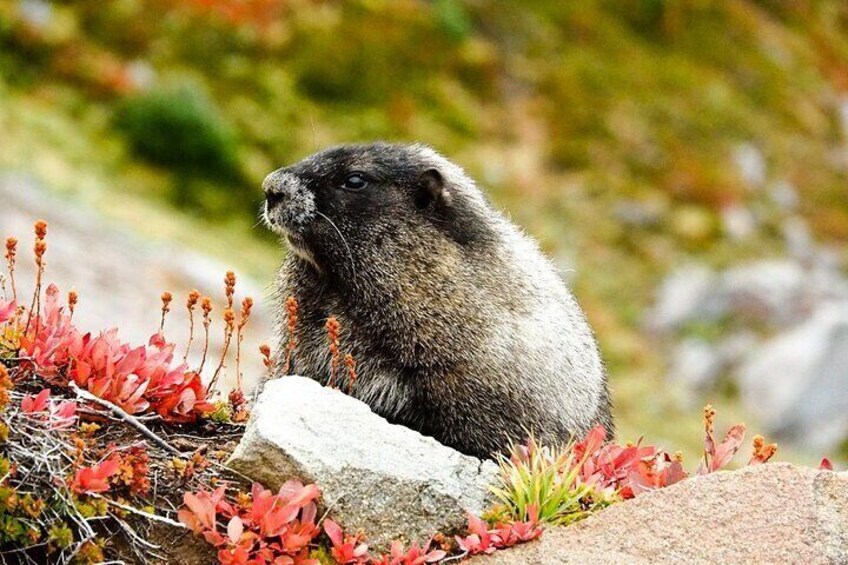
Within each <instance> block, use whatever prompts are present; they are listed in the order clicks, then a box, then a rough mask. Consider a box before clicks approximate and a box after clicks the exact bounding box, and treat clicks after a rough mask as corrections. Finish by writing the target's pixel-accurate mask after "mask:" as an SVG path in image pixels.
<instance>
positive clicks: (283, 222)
mask: <svg viewBox="0 0 848 565" xmlns="http://www.w3.org/2000/svg"><path fill="white" fill-rule="evenodd" d="M262 188H263V189H264V190H265V192H266V194H268V195H269V197H268V199H266V201H265V212H264V214H263V216H264V219H265V222H266V224H268V226H269V227H270V228H271V229H272V230H275V231H278V232H280V233H283V234H286V233H289V232H291V231H296V230H297V229H299V228H301V227H303V226H304V225H306V224H308V223H309V222H311V221H312V220H314V219H315V216H316V207H315V194H314V193H313V192H312V191H311V190H309V189H308V188H307V187H306V186H305V185H304V184H303V182H302V181H301V180H300V178H299V177H297V176H296V175H293V174H291V173H288V172H285V171H282V170H280V171H274V172H273V173H271V174H270V175H268V176H267V177H265V180H264V181H263V183H262Z"/></svg>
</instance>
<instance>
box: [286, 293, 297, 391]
mask: <svg viewBox="0 0 848 565" xmlns="http://www.w3.org/2000/svg"><path fill="white" fill-rule="evenodd" d="M286 314H287V318H288V330H289V342H288V344H286V359H285V366H284V367H283V374H284V375H288V374H289V371H291V365H292V359H293V358H294V349H295V347H297V336H296V334H295V331H296V330H297V299H296V298H295V297H294V296H289V297H288V298H287V299H286Z"/></svg>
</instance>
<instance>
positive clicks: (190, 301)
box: [183, 290, 200, 363]
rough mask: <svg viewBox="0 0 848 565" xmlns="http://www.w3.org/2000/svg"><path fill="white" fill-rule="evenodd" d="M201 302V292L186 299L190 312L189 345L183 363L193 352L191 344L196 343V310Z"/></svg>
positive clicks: (193, 291)
mask: <svg viewBox="0 0 848 565" xmlns="http://www.w3.org/2000/svg"><path fill="white" fill-rule="evenodd" d="M198 300H200V291H198V290H192V291H191V292H189V293H188V298H187V299H186V310H188V324H189V325H188V345H186V352H185V355H183V363H185V362H186V361H188V354H189V353H190V352H191V344H192V342H194V309H195V307H196V306H197V302H198Z"/></svg>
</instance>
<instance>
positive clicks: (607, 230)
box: [0, 0, 848, 453]
mask: <svg viewBox="0 0 848 565" xmlns="http://www.w3.org/2000/svg"><path fill="white" fill-rule="evenodd" d="M45 6H46V8H45ZM45 14H46V15H45ZM847 90H848V4H846V3H844V2H842V1H837V0H828V1H825V0H821V1H816V0H809V1H804V2H801V1H795V0H727V1H710V0H676V1H675V0H572V1H570V2H562V1H561V0H534V1H528V2H509V1H505V0H493V1H488V2H483V1H479V0H434V1H425V0H392V1H389V0H350V1H329V2H315V1H311V0H147V1H142V0H113V1H108V2H103V1H102V0H73V1H72V0H64V1H62V2H53V3H45V2H42V1H39V0H14V1H8V2H3V3H0V126H2V129H3V131H4V132H6V135H5V136H4V137H5V139H4V140H3V144H2V149H0V166H2V167H5V168H9V167H18V168H26V169H28V170H31V171H33V172H34V173H36V174H38V175H39V176H41V177H43V178H44V179H45V180H47V181H49V183H50V184H52V185H53V186H55V187H57V189H58V190H64V191H67V192H73V193H75V194H78V195H79V196H80V197H81V198H84V199H87V200H88V201H90V202H91V203H93V204H94V205H97V206H99V207H100V208H102V209H104V210H108V213H110V214H112V215H117V216H119V217H126V218H128V219H129V218H132V220H133V221H134V222H135V223H137V224H138V225H139V229H141V230H142V231H148V232H149V233H150V234H151V236H152V237H160V238H172V239H175V240H177V241H181V242H184V243H188V244H192V245H195V246H197V247H199V248H201V249H204V250H207V251H211V252H214V253H218V254H220V255H222V256H225V257H226V258H227V259H229V260H231V261H239V262H241V263H243V265H242V266H241V267H242V268H243V269H246V270H247V271H248V272H251V273H253V274H254V275H257V276H259V277H262V278H263V279H264V280H270V271H271V269H272V264H273V263H274V262H276V261H277V259H278V253H277V252H275V251H274V250H273V247H272V246H273V245H274V243H273V242H272V241H271V238H270V237H268V236H267V235H265V234H264V233H263V231H262V230H258V229H251V227H252V226H253V225H254V223H255V211H256V209H257V208H258V206H259V203H260V201H261V191H260V189H259V186H260V183H261V180H262V178H263V177H264V175H265V174H267V173H268V172H269V171H271V170H273V169H275V168H276V167H278V166H280V165H283V164H286V163H290V162H292V161H294V160H296V159H298V158H300V157H302V156H304V155H306V154H308V153H311V152H312V151H314V150H316V149H319V148H321V147H324V146H326V145H328V144H331V143H337V142H343V141H360V140H373V139H377V138H380V139H389V140H420V141H423V142H426V143H430V144H432V145H434V146H435V147H436V148H437V149H439V150H441V151H442V152H443V153H445V154H447V155H448V156H450V157H451V158H453V159H454V160H456V161H458V162H460V163H461V164H463V165H464V166H466V167H467V168H468V169H469V171H470V172H471V173H472V174H473V175H474V176H475V177H476V178H478V179H479V180H480V181H481V183H482V184H483V185H485V186H486V187H487V188H488V189H489V190H490V191H491V192H492V194H493V197H494V199H495V201H496V202H497V203H498V204H499V205H501V206H502V207H504V208H506V209H508V210H509V211H510V213H511V214H512V216H513V217H514V218H515V219H516V221H518V222H519V223H521V224H523V225H525V226H527V228H528V230H529V231H530V232H531V233H533V234H534V235H536V236H537V237H538V238H539V239H540V240H541V242H542V244H543V247H545V249H546V250H547V251H549V252H550V253H551V254H552V255H553V256H554V257H555V258H556V259H557V260H559V261H560V262H562V263H563V264H566V265H573V266H574V267H575V269H576V272H575V273H574V274H573V281H572V282H573V285H574V286H575V288H576V291H577V293H578V296H579V298H580V300H581V302H582V303H583V304H584V306H585V308H586V309H587V311H588V314H589V317H590V318H591V320H592V323H593V325H594V327H595V329H596V332H597V334H598V336H599V338H600V339H601V341H602V348H603V350H604V354H605V357H606V359H607V363H608V365H609V367H610V371H611V374H612V377H613V388H614V391H615V395H616V404H617V411H618V415H619V423H620V429H621V435H622V436H623V437H625V438H635V437H637V436H638V435H640V434H642V433H645V434H647V435H648V436H649V437H651V438H652V439H654V440H657V441H662V440H669V443H670V444H673V445H681V444H683V445H686V446H687V448H688V449H690V452H691V453H694V452H695V451H697V442H698V439H697V438H698V437H699V435H698V428H699V425H700V417H699V411H698V410H697V408H695V409H693V408H692V407H688V406H682V405H681V403H680V402H679V401H678V399H677V398H676V397H675V394H674V391H673V390H669V386H668V385H667V384H665V383H664V382H663V379H662V365H661V356H660V355H659V354H658V352H657V351H656V347H657V346H656V344H655V343H654V342H653V341H652V340H651V339H650V338H648V337H646V336H645V334H644V332H643V331H642V330H641V329H640V322H641V317H642V314H643V312H644V309H645V308H646V306H648V305H649V304H650V303H651V300H652V298H653V292H654V289H655V287H656V285H657V283H658V281H659V280H660V277H661V276H662V275H663V274H664V273H665V272H666V271H667V270H668V269H669V268H670V267H671V266H673V265H675V264H677V263H679V262H681V261H683V260H686V259H689V258H691V257H697V258H699V259H701V260H703V261H706V262H709V263H711V264H714V265H723V264H727V263H731V262H733V261H735V260H738V259H740V258H745V257H752V256H762V255H771V254H777V253H780V252H781V249H782V240H781V237H780V225H781V221H782V219H783V216H782V215H781V214H782V213H781V212H780V210H778V209H777V207H776V206H775V205H774V203H773V202H771V201H770V200H769V199H768V198H767V197H766V196H764V191H763V190H762V187H760V186H753V185H752V183H751V181H750V180H746V179H745V178H744V175H743V174H741V172H740V168H739V167H738V166H736V165H735V164H734V152H735V151H737V149H738V147H739V146H740V145H741V144H747V145H748V146H751V147H754V148H756V150H757V151H759V152H760V153H761V154H762V155H763V158H764V161H765V163H766V165H767V174H766V177H767V178H766V180H765V182H766V183H770V182H775V181H778V180H780V181H785V182H788V183H791V184H792V185H793V186H794V187H796V190H797V191H798V193H799V196H800V207H799V213H800V214H801V215H802V216H803V217H805V218H806V219H807V220H809V222H810V226H811V228H812V229H813V231H814V234H815V236H816V237H817V239H818V240H819V241H821V242H824V243H829V244H834V245H836V246H837V247H838V248H839V249H841V250H842V251H841V252H842V253H843V254H844V253H845V249H846V246H845V243H846V242H848V190H846V186H848V185H846V181H848V178H846V175H848V158H846V128H848V92H846V91H847ZM622 203H630V204H632V205H636V206H639V207H641V209H645V210H649V211H650V212H651V214H652V215H655V216H656V217H657V219H656V221H644V222H630V223H627V222H622V221H621V219H620V218H619V217H617V216H616V212H615V211H616V209H617V207H618V206H620V205H621V204H622ZM172 205H175V206H177V207H180V208H182V209H183V210H184V211H186V213H187V215H186V216H179V217H176V218H175V217H173V216H172V214H171V213H170V206H172ZM731 205H734V206H747V207H750V208H752V209H755V210H757V213H758V215H759V216H760V217H761V225H760V227H759V229H758V230H757V231H756V233H755V234H753V235H752V236H750V237H748V238H747V239H744V240H741V241H739V240H735V239H733V238H728V237H726V236H725V234H724V233H723V229H722V219H721V215H722V212H723V210H725V209H726V208H727V207H728V206H731ZM185 226H189V227H190V229H186V228H185ZM661 391H662V392H661ZM716 393H717V394H718V393H719V391H717V392H716ZM710 400H712V401H713V402H714V403H716V404H718V405H719V406H724V405H726V406H727V410H726V411H725V414H727V418H728V420H731V419H733V420H736V419H740V418H739V417H740V411H739V408H738V406H737V405H736V403H735V402H734V400H733V399H732V398H731V399H726V400H724V401H722V399H720V398H713V399H710ZM742 419H744V418H742ZM752 424H755V423H753V422H752Z"/></svg>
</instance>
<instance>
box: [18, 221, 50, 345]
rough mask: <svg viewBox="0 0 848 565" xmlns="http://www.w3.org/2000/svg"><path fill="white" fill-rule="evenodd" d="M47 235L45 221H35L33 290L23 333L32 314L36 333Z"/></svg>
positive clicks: (26, 330)
mask: <svg viewBox="0 0 848 565" xmlns="http://www.w3.org/2000/svg"><path fill="white" fill-rule="evenodd" d="M46 237H47V222H45V221H44V220H38V221H37V222H35V245H34V246H33V251H34V252H35V266H36V270H35V291H34V292H33V294H32V305H31V306H30V308H29V313H28V314H27V323H26V327H25V329H24V333H26V332H28V331H29V325H30V323H31V322H32V319H33V315H35V333H38V320H39V316H40V315H41V284H42V279H43V277H44V267H45V262H44V254H45V253H47V241H45V238H46Z"/></svg>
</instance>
